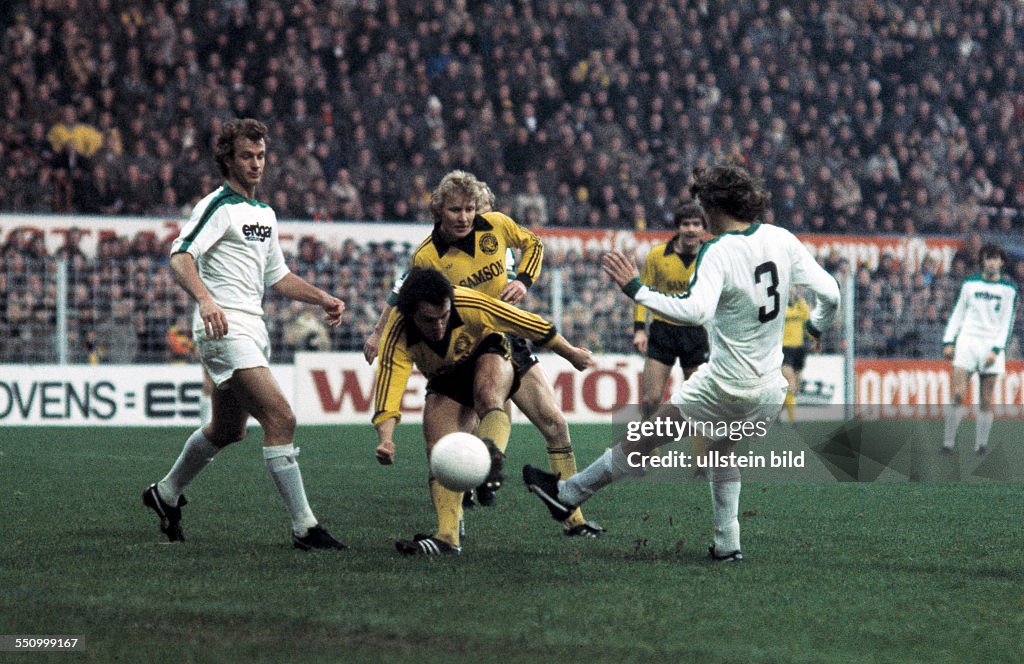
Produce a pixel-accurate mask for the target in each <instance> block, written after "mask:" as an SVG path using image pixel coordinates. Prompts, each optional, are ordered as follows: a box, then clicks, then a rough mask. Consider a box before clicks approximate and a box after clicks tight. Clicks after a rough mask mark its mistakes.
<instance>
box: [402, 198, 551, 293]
mask: <svg viewBox="0 0 1024 664" xmlns="http://www.w3.org/2000/svg"><path fill="white" fill-rule="evenodd" d="M509 248H513V249H518V250H520V251H521V252H522V258H521V260H520V261H519V268H518V272H517V274H516V279H518V280H519V281H522V282H523V283H524V284H526V286H527V287H529V286H531V285H533V282H534V281H535V280H536V279H537V276H538V275H539V274H540V267H541V262H542V261H543V259H544V245H543V243H542V242H541V240H540V238H539V237H537V236H536V235H535V234H533V233H531V232H530V231H528V230H526V229H524V228H522V227H521V226H519V225H518V224H517V223H516V222H515V221H513V220H512V219H511V218H510V217H508V216H507V215H504V214H502V213H501V212H485V213H484V214H481V215H477V216H476V218H475V219H474V220H473V230H472V231H470V233H469V235H467V236H466V237H464V238H462V239H461V240H456V241H455V242H447V241H445V240H444V239H443V238H442V237H441V236H440V234H439V233H438V230H437V228H436V227H435V228H434V232H432V233H431V234H430V237H428V238H427V239H426V240H424V241H423V242H422V243H420V246H419V247H417V248H416V251H415V253H414V254H413V256H412V266H413V267H432V268H434V269H435V270H440V271H441V273H442V274H444V276H446V277H448V280H449V281H451V282H452V284H453V285H455V286H462V287H464V288H472V289H473V290H477V291H480V292H481V293H485V294H487V295H490V296H491V297H495V298H496V297H499V296H500V295H501V291H502V290H504V288H505V286H506V285H507V284H508V272H507V270H506V265H505V254H506V252H507V250H508V249H509Z"/></svg>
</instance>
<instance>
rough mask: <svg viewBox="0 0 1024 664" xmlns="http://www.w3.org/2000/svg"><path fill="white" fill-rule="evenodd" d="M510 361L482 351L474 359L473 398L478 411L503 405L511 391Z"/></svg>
mask: <svg viewBox="0 0 1024 664" xmlns="http://www.w3.org/2000/svg"><path fill="white" fill-rule="evenodd" d="M514 378H515V374H514V372H513V369H512V362H511V361H510V360H509V359H508V358H507V357H503V356H502V355H499V354H497V353H483V354H481V355H480V357H478V358H477V360H476V371H475V373H474V375H473V400H474V403H475V404H476V408H477V411H478V412H482V411H483V410H490V409H492V408H502V407H504V404H505V400H506V399H508V396H509V393H510V392H511V391H512V382H513V379H514Z"/></svg>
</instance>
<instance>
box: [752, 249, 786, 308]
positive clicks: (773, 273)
mask: <svg viewBox="0 0 1024 664" xmlns="http://www.w3.org/2000/svg"><path fill="white" fill-rule="evenodd" d="M765 275H768V277H767V279H765V281H767V284H768V285H767V287H766V288H765V295H766V296H768V297H770V298H771V309H769V308H768V307H767V306H763V307H761V308H759V309H758V310H757V319H758V320H759V321H761V322H762V323H767V322H768V321H770V320H772V319H774V318H775V317H776V316H778V315H779V310H780V309H781V308H782V297H781V296H780V295H779V270H778V269H777V268H776V267H775V263H774V262H773V261H768V262H766V263H761V264H760V265H758V266H757V267H756V268H754V283H755V284H757V285H759V286H760V285H761V281H762V277H764V276H765Z"/></svg>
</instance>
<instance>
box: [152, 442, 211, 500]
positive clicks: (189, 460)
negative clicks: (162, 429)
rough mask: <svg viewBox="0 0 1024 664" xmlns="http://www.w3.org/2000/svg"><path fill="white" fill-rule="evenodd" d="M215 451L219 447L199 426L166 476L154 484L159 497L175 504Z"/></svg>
mask: <svg viewBox="0 0 1024 664" xmlns="http://www.w3.org/2000/svg"><path fill="white" fill-rule="evenodd" d="M217 452H220V448H219V447H217V446H215V445H214V444H213V443H211V442H210V440H209V439H208V438H207V437H206V436H205V435H204V434H203V430H202V429H201V428H200V429H196V430H195V431H194V432H192V435H191V436H189V437H188V440H187V441H185V447H184V448H183V449H182V450H181V454H179V455H178V460H177V461H175V462H174V465H173V466H171V470H170V471H168V473H167V476H166V477H164V478H163V479H162V480H160V481H159V482H157V484H156V490H157V492H158V493H159V494H160V498H162V499H163V501H164V502H165V503H167V504H168V505H177V504H178V497H179V496H181V494H182V492H183V491H185V487H187V486H188V485H189V484H190V483H191V482H192V480H194V479H195V478H196V475H198V474H199V473H200V472H202V470H203V468H206V465H207V464H208V463H210V462H211V461H213V457H214V455H216V454H217Z"/></svg>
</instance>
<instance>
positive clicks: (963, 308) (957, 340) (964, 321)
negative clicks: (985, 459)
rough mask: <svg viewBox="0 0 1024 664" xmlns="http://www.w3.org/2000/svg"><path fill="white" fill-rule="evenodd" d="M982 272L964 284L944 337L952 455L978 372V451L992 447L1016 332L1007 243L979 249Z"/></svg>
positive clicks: (946, 441) (946, 448) (945, 445)
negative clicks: (999, 393)
mask: <svg viewBox="0 0 1024 664" xmlns="http://www.w3.org/2000/svg"><path fill="white" fill-rule="evenodd" d="M978 256H979V259H980V260H981V272H978V273H975V274H972V275H971V276H969V277H967V279H965V280H964V283H963V285H962V286H960V296H959V297H958V298H957V301H956V306H955V307H954V308H953V313H952V314H950V317H949V322H948V323H947V324H946V332H945V334H944V335H943V336H942V343H943V352H944V354H945V356H946V358H947V359H952V360H953V404H952V406H951V407H950V408H949V410H948V411H947V412H946V424H945V435H944V436H943V441H942V451H943V452H945V453H947V454H948V453H951V452H952V451H953V448H954V446H955V445H956V432H957V429H959V428H960V421H961V420H962V419H963V418H964V415H965V414H966V412H967V408H966V407H965V406H964V405H963V404H964V398H965V397H966V396H967V381H968V380H970V378H971V374H975V373H976V374H978V386H979V388H980V389H979V392H980V397H981V399H980V401H981V404H980V406H981V407H980V409H979V410H978V412H977V417H976V418H975V429H974V451H975V452H976V453H978V454H985V452H987V451H988V437H989V433H991V431H992V419H993V415H992V395H993V393H994V392H995V386H996V377H998V376H999V375H1001V374H1003V373H1006V352H1005V351H1006V344H1007V342H1008V341H1009V339H1010V332H1011V331H1012V330H1013V318H1014V316H1013V313H1014V307H1015V306H1016V302H1017V286H1016V284H1014V283H1013V281H1011V280H1010V279H1009V278H1007V277H1006V276H1004V275H1003V268H1004V267H1005V266H1006V253H1005V252H1004V251H1003V249H1002V247H1000V246H998V245H995V244H986V245H985V246H983V247H982V248H981V250H980V251H979V252H978Z"/></svg>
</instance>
